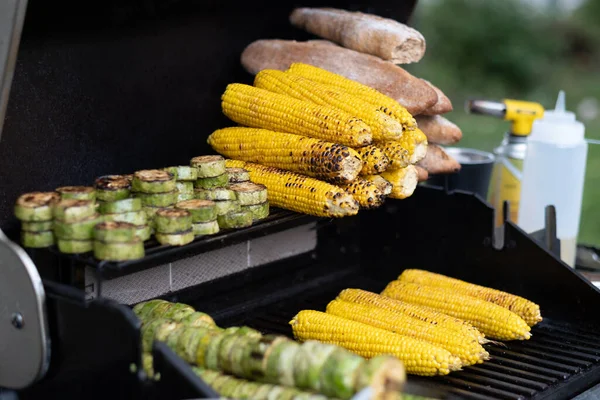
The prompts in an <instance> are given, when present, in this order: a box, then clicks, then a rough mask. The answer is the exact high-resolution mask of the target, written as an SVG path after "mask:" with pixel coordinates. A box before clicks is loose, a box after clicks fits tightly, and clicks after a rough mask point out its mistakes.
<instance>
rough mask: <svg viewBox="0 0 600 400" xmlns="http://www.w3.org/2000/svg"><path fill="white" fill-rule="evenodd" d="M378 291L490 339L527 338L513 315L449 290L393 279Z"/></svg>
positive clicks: (524, 327)
mask: <svg viewBox="0 0 600 400" xmlns="http://www.w3.org/2000/svg"><path fill="white" fill-rule="evenodd" d="M381 294H382V295H384V296H388V297H391V298H393V299H398V300H402V301H406V302H409V303H413V304H420V305H423V306H426V307H431V308H433V309H435V310H438V311H441V312H443V313H445V314H448V315H451V316H453V317H456V318H460V319H463V320H465V321H467V322H469V323H471V324H472V325H473V326H474V327H476V328H477V329H479V330H480V331H481V332H483V333H484V334H485V335H486V336H487V337H490V338H492V339H498V340H515V339H517V340H523V339H525V340H527V339H529V338H530V337H531V333H529V331H530V330H531V329H530V328H529V325H527V323H526V322H525V321H523V319H522V318H521V317H519V316H518V315H517V314H515V313H513V312H512V311H510V310H507V309H506V308H504V307H502V306H499V305H497V304H494V303H491V302H489V301H485V300H481V299H478V298H476V297H472V296H468V295H464V294H460V293H458V292H457V291H456V290H453V289H447V288H440V287H435V286H425V285H419V284H416V283H406V282H401V281H397V280H396V281H392V282H390V283H389V284H388V285H387V286H386V288H385V289H384V290H383V292H382V293H381Z"/></svg>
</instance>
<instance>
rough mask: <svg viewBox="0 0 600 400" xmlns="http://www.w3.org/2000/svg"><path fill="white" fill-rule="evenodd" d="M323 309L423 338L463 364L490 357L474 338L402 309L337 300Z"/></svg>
mask: <svg viewBox="0 0 600 400" xmlns="http://www.w3.org/2000/svg"><path fill="white" fill-rule="evenodd" d="M326 312H327V313H328V314H332V315H337V316H338V317H342V318H346V319H351V320H353V321H357V322H362V323H363V324H367V325H371V326H374V327H376V328H381V329H385V330H388V331H391V332H394V333H397V334H399V335H404V336H409V337H412V338H414V339H419V340H424V341H426V342H428V343H431V344H433V345H436V346H438V347H441V348H442V349H446V350H448V351H449V352H450V353H451V354H452V355H454V356H457V357H458V358H460V360H461V362H462V363H463V365H473V364H481V363H483V362H484V361H485V360H489V358H490V355H489V353H488V352H487V351H485V349H484V348H483V347H482V346H481V345H480V344H479V342H478V341H477V339H474V338H472V337H468V336H462V335H461V334H459V333H458V332H456V331H453V330H449V329H446V328H444V327H442V326H436V325H433V324H430V323H428V322H424V321H421V320H420V319H417V318H413V317H411V316H409V315H407V314H404V313H402V312H394V311H389V310H385V309H383V308H378V307H375V306H370V305H366V304H359V303H352V302H349V301H344V300H338V299H336V300H332V301H331V302H329V304H328V305H327V310H326Z"/></svg>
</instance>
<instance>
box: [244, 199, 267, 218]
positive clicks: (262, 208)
mask: <svg viewBox="0 0 600 400" xmlns="http://www.w3.org/2000/svg"><path fill="white" fill-rule="evenodd" d="M242 210H245V211H249V212H250V213H251V214H252V220H254V221H258V220H261V219H265V218H267V217H268V216H269V202H268V201H265V202H264V203H260V204H253V205H250V206H242Z"/></svg>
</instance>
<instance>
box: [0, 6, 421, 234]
mask: <svg viewBox="0 0 600 400" xmlns="http://www.w3.org/2000/svg"><path fill="white" fill-rule="evenodd" d="M415 3H416V1H415V0H410V1H401V2H387V1H384V0H376V1H347V0H331V1H327V2H326V1H305V2H300V3H298V2H281V1H275V0H259V1H254V2H241V3H239V2H235V3H234V2H224V1H223V2H219V1H216V0H211V1H200V0H191V1H190V0H188V1H181V0H179V1H178V0H154V1H148V0H123V1H85V2H76V1H65V0H57V1H52V2H48V1H45V0H32V1H30V6H29V9H28V14H27V16H26V20H25V26H24V33H23V39H22V44H21V47H20V52H19V56H18V60H17V66H16V71H15V76H14V83H13V87H12V93H11V97H10V100H9V104H8V110H7V116H6V122H5V127H4V132H3V137H2V142H0V187H1V188H2V194H3V195H2V196H1V197H0V227H1V228H2V229H3V230H5V231H7V230H8V233H7V234H9V236H12V237H14V234H13V235H11V233H14V229H13V230H10V229H8V228H9V227H13V228H14V227H15V224H16V221H15V220H14V219H12V218H11V214H12V204H13V202H14V200H15V198H16V197H17V196H18V194H20V193H23V192H26V191H32V190H51V189H54V188H55V187H57V186H61V185H69V184H75V185H77V184H90V183H91V182H92V181H93V179H94V178H95V177H97V176H100V175H105V174H109V173H128V172H132V171H135V170H137V169H141V168H151V167H163V166H167V165H170V164H179V163H187V162H188V160H189V159H190V158H191V157H193V156H195V155H198V154H203V153H210V152H211V150H210V148H209V147H208V145H207V144H206V137H207V136H208V134H210V132H212V131H213V130H214V129H216V128H219V127H224V126H228V125H231V124H232V123H231V122H230V121H228V120H227V119H226V118H225V117H224V116H222V114H221V111H220V95H221V93H222V92H223V90H224V89H225V86H226V85H227V84H228V83H231V82H246V83H248V82H251V76H250V74H248V73H246V72H245V71H244V70H243V68H242V67H241V65H240V61H239V58H240V54H241V52H242V50H243V49H244V48H245V46H247V45H248V44H250V43H251V42H252V41H254V40H257V39H262V38H287V39H298V40H302V39H307V38H311V37H312V36H310V35H308V34H306V33H303V32H301V31H299V30H297V29H295V28H293V27H292V26H291V25H290V24H289V22H288V15H289V13H290V11H291V10H292V9H293V7H295V6H305V5H316V6H323V5H326V6H333V7H342V8H346V9H353V10H363V11H371V12H375V13H378V14H381V15H386V16H390V17H394V18H396V19H398V20H400V21H405V20H406V19H407V16H409V15H410V14H411V12H412V8H413V6H414V4H415Z"/></svg>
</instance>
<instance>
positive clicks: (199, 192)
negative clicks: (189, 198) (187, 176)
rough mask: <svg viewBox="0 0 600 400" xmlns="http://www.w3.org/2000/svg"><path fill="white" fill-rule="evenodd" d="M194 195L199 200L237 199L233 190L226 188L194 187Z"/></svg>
mask: <svg viewBox="0 0 600 400" xmlns="http://www.w3.org/2000/svg"><path fill="white" fill-rule="evenodd" d="M194 197H195V198H197V199H200V200H237V196H236V194H235V192H234V191H233V190H231V189H228V188H212V189H194Z"/></svg>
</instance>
